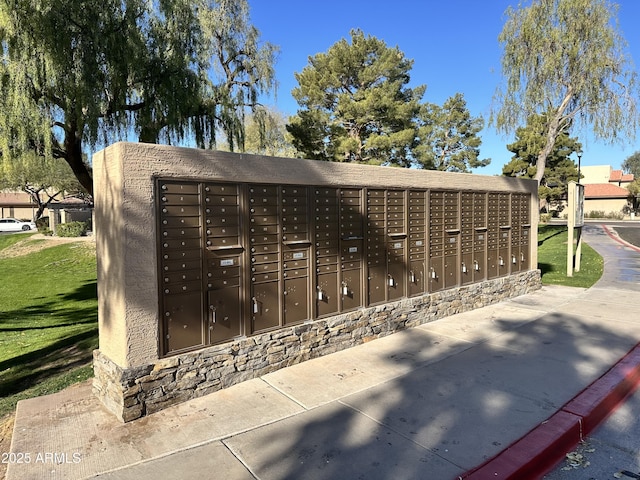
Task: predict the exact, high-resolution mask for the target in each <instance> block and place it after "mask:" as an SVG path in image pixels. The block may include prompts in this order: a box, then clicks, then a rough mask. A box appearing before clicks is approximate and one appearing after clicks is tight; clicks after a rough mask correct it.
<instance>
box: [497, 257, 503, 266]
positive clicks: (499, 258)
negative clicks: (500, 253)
mask: <svg viewBox="0 0 640 480" xmlns="http://www.w3.org/2000/svg"><path fill="white" fill-rule="evenodd" d="M498 265H500V266H501V267H503V266H504V258H502V257H498Z"/></svg>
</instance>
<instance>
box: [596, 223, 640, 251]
mask: <svg viewBox="0 0 640 480" xmlns="http://www.w3.org/2000/svg"><path fill="white" fill-rule="evenodd" d="M602 229H603V230H604V231H605V233H606V234H607V235H609V238H611V239H612V240H615V241H616V242H618V243H620V244H621V245H624V246H625V247H628V248H630V249H632V250H635V251H636V252H640V248H638V247H636V246H635V245H633V244H631V243H629V242H627V241H626V240H624V239H623V238H621V237H620V236H619V235H618V233H617V232H616V231H615V230H614V231H613V232H612V231H611V230H612V229H611V228H609V227H607V226H606V225H602Z"/></svg>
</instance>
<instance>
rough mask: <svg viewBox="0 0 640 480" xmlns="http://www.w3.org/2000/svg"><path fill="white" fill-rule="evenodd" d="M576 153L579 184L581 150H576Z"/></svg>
mask: <svg viewBox="0 0 640 480" xmlns="http://www.w3.org/2000/svg"><path fill="white" fill-rule="evenodd" d="M576 154H577V155H578V185H580V178H581V176H580V160H581V159H582V150H578V151H577V152H576Z"/></svg>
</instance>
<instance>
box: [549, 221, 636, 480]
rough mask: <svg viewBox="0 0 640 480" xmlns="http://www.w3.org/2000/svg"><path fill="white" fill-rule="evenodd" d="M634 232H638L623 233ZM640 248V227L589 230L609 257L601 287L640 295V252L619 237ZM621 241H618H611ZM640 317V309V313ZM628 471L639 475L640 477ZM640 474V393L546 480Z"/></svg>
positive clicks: (594, 244) (590, 240)
mask: <svg viewBox="0 0 640 480" xmlns="http://www.w3.org/2000/svg"><path fill="white" fill-rule="evenodd" d="M632 228H633V229H634V230H635V231H634V232H633V233H631V232H628V233H627V232H624V231H621V230H622V229H626V230H629V229H632ZM619 233H620V234H621V235H623V236H624V237H625V238H628V239H634V240H635V243H636V244H637V245H640V225H639V224H638V223H635V226H634V227H629V226H626V225H625V226H623V227H621V226H618V225H616V226H613V227H611V226H606V227H605V228H604V229H598V228H593V227H591V228H587V229H586V236H585V238H586V241H587V242H588V243H589V245H590V246H591V247H593V248H594V249H596V251H598V253H600V254H601V255H602V256H603V257H604V258H605V273H604V275H603V276H602V278H601V279H600V281H599V282H598V283H597V284H596V285H594V287H593V288H594V289H595V288H602V289H611V290H614V291H616V292H618V293H619V294H620V295H623V296H624V295H625V294H626V293H627V292H630V294H631V295H635V294H636V292H638V291H640V248H639V247H637V246H635V245H633V244H629V243H625V241H624V240H623V239H621V238H620V236H619V235H618V234H619ZM611 239H615V240H616V241H615V242H611V241H610V240H611ZM635 316H636V317H640V305H638V306H637V310H636V312H635ZM625 472H626V473H630V474H635V475H637V476H636V477H633V476H631V475H627V474H625ZM639 476H640V390H637V391H636V392H635V393H634V394H633V395H632V396H631V397H630V398H629V399H627V400H626V401H625V403H624V405H621V406H620V408H618V409H616V410H615V411H614V413H613V414H612V415H611V417H610V418H609V419H608V420H607V421H606V422H604V423H603V424H602V425H601V426H600V427H598V428H597V429H596V430H595V431H594V432H593V433H592V434H591V435H590V436H589V437H588V438H586V439H585V442H584V443H582V444H581V445H579V446H578V448H576V449H575V450H572V452H570V457H569V458H567V460H566V461H564V462H562V463H561V464H560V465H558V466H557V467H556V468H555V469H554V470H553V471H552V472H550V473H549V474H547V475H545V477H544V478H545V479H546V480H584V479H585V478H594V479H596V478H597V479H609V478H611V479H615V478H622V479H627V480H628V479H631V478H638V477H639Z"/></svg>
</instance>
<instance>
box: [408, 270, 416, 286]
mask: <svg viewBox="0 0 640 480" xmlns="http://www.w3.org/2000/svg"><path fill="white" fill-rule="evenodd" d="M409 281H410V282H411V283H416V274H415V273H413V270H412V271H410V272H409Z"/></svg>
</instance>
